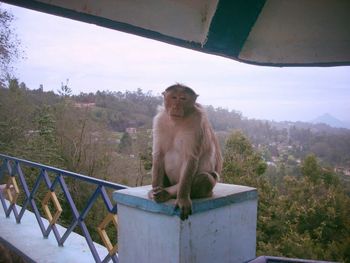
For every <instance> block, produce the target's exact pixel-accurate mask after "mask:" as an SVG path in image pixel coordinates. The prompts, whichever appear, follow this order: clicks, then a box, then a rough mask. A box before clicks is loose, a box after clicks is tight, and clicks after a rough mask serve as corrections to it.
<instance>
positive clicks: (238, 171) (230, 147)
mask: <svg viewBox="0 0 350 263" xmlns="http://www.w3.org/2000/svg"><path fill="white" fill-rule="evenodd" d="M266 168H267V165H266V163H265V162H264V160H263V159H262V156H261V155H260V154H258V153H256V152H255V151H254V150H253V147H252V145H251V143H250V142H249V140H248V138H247V137H246V136H245V135H244V134H243V133H242V132H240V131H236V132H234V133H232V134H231V135H230V136H229V138H228V139H227V141H226V145H225V151H224V167H223V179H224V180H225V181H226V182H229V183H233V182H234V181H235V178H250V179H251V178H255V175H256V176H259V175H262V174H263V173H264V172H265V170H266Z"/></svg>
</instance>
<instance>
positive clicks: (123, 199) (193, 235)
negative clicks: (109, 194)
mask: <svg viewBox="0 0 350 263" xmlns="http://www.w3.org/2000/svg"><path fill="white" fill-rule="evenodd" d="M149 189H150V186H144V187H137V188H130V189H125V190H120V191H116V192H115V193H114V194H113V198H114V200H115V201H117V203H118V245H119V260H120V262H121V263H124V262H125V263H126V262H127V263H133V262H149V263H151V262H174V263H178V262H189V263H196V262H201V263H203V262H204V263H205V262H221V263H225V262H230V263H232V262H239V263H242V262H247V261H249V260H252V259H254V258H255V250H256V217H257V192H256V189H254V188H250V187H245V186H238V185H227V184H217V185H216V186H215V188H214V195H213V197H211V198H206V199H197V200H193V212H192V215H191V216H190V217H189V219H188V220H185V221H182V220H181V219H180V217H179V213H178V211H176V210H174V208H175V206H174V200H170V201H168V202H166V203H162V204H157V203H155V202H153V201H152V200H149V199H148V197H147V192H148V191H149Z"/></svg>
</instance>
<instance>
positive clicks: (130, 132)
mask: <svg viewBox="0 0 350 263" xmlns="http://www.w3.org/2000/svg"><path fill="white" fill-rule="evenodd" d="M125 131H126V132H127V133H129V134H136V133H137V130H136V128H133V127H129V128H126V130H125Z"/></svg>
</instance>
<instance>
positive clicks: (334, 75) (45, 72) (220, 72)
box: [2, 4, 350, 122]
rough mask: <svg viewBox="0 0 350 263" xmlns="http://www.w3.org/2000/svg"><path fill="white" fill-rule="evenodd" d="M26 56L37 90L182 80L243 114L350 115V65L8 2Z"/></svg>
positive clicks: (160, 85)
mask: <svg viewBox="0 0 350 263" xmlns="http://www.w3.org/2000/svg"><path fill="white" fill-rule="evenodd" d="M2 8H5V9H6V10H9V11H10V12H11V13H12V14H13V15H14V17H15V20H14V22H13V27H14V28H15V30H16V32H17V35H18V38H19V39H20V41H21V43H22V45H21V47H22V49H23V50H24V52H25V59H23V60H20V61H18V62H17V63H16V64H15V65H14V66H15V68H16V71H15V74H16V76H17V77H18V78H19V81H20V82H24V83H25V84H26V85H27V87H28V88H30V89H38V88H39V86H40V85H41V84H42V85H43V87H44V90H45V91H49V90H53V91H55V92H56V91H57V90H58V89H59V88H60V87H61V83H66V80H67V79H69V82H68V86H69V87H70V88H71V89H72V91H73V93H74V94H79V93H80V92H85V93H89V92H96V91H97V90H100V91H103V90H109V91H126V90H129V91H135V90H137V89H138V88H140V89H142V90H143V91H144V92H148V91H151V92H152V94H153V95H159V94H160V93H161V92H162V91H163V90H164V89H165V88H166V87H168V86H170V85H172V84H174V83H176V82H179V83H183V84H185V85H187V86H189V87H191V88H193V89H194V90H195V91H196V93H197V94H199V97H198V102H199V103H201V104H204V105H212V106H214V107H221V108H225V109H228V110H236V111H240V112H241V113H242V115H243V116H244V117H247V118H254V119H264V120H275V121H285V120H287V121H310V120H313V119H315V118H316V117H318V116H320V115H322V114H324V113H329V114H331V115H332V116H334V117H335V118H338V119H339V120H342V121H347V122H350V67H349V66H348V67H344V66H342V67H325V68H323V67H293V68H287V67H284V68H276V67H266V66H254V65H248V64H244V63H241V62H237V61H234V60H230V59H227V58H223V57H219V56H215V55H209V54H205V53H200V52H197V51H193V50H189V49H185V48H180V47H176V46H172V45H169V44H166V43H162V42H159V41H155V40H151V39H147V38H142V37H138V36H135V35H131V34H126V33H122V32H119V31H116V30H111V29H106V28H102V27H98V26H95V25H92V24H87V23H82V22H77V21H74V20H70V19H66V18H61V17H58V16H53V15H48V14H44V13H40V12H36V11H32V10H28V9H24V8H19V7H15V6H11V5H7V4H2Z"/></svg>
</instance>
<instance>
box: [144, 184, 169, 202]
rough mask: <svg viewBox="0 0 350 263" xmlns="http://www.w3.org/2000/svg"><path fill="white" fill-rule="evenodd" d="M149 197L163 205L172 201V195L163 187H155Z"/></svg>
mask: <svg viewBox="0 0 350 263" xmlns="http://www.w3.org/2000/svg"><path fill="white" fill-rule="evenodd" d="M148 196H149V197H150V198H151V199H153V200H154V201H156V202H157V203H163V202H165V201H168V200H170V199H171V195H170V193H169V192H168V191H167V190H165V189H164V188H162V187H155V188H153V189H152V190H151V191H149V193H148Z"/></svg>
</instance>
